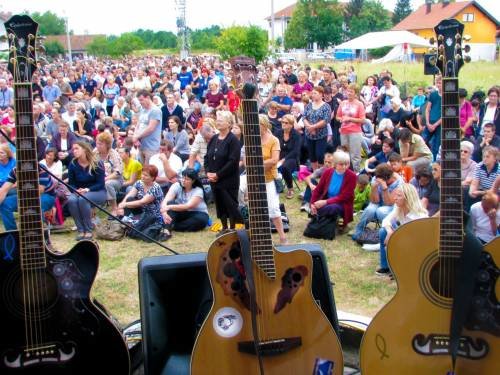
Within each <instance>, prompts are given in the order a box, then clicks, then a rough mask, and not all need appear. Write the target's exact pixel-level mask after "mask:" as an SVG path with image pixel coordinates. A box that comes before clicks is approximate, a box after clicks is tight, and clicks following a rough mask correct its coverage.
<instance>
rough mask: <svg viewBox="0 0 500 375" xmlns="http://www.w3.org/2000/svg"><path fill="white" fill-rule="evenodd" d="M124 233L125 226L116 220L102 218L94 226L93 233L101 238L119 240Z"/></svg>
mask: <svg viewBox="0 0 500 375" xmlns="http://www.w3.org/2000/svg"><path fill="white" fill-rule="evenodd" d="M125 233H126V231H125V226H124V225H122V224H120V223H119V222H118V221H116V220H102V221H101V222H100V223H99V224H98V225H97V226H96V228H95V234H96V236H97V238H99V239H101V240H109V241H119V240H121V239H122V238H123V237H125Z"/></svg>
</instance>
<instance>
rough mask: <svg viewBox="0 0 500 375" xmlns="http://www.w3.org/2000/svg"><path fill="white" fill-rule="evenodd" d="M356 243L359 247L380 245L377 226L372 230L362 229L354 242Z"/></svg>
mask: <svg viewBox="0 0 500 375" xmlns="http://www.w3.org/2000/svg"><path fill="white" fill-rule="evenodd" d="M356 242H357V243H359V244H360V245H364V244H373V245H374V244H378V243H380V234H379V227H378V225H377V228H375V229H372V228H368V227H366V228H365V229H363V232H361V234H360V235H359V237H358V239H357V240H356Z"/></svg>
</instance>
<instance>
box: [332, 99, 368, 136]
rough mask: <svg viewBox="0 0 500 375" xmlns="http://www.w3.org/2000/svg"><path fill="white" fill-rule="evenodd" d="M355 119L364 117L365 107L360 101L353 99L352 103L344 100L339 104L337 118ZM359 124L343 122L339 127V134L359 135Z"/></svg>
mask: <svg viewBox="0 0 500 375" xmlns="http://www.w3.org/2000/svg"><path fill="white" fill-rule="evenodd" d="M343 116H347V117H355V118H359V119H361V118H364V117H365V106H364V105H363V103H361V101H359V100H357V99H354V100H353V101H352V102H350V101H349V100H344V101H343V102H342V103H340V106H339V109H338V111H337V117H343ZM361 132H362V130H361V123H357V122H351V121H347V122H343V123H342V125H341V126H340V134H353V133H361Z"/></svg>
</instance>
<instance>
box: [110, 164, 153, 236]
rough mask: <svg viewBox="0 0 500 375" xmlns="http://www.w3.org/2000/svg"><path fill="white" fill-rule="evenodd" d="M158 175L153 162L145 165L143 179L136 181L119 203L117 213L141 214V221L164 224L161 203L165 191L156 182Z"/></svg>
mask: <svg viewBox="0 0 500 375" xmlns="http://www.w3.org/2000/svg"><path fill="white" fill-rule="evenodd" d="M157 176H158V168H156V167H155V166H154V165H151V164H150V165H146V166H144V167H143V168H142V173H141V179H140V180H139V181H136V182H135V183H134V185H133V186H132V188H131V189H130V191H129V192H128V193H127V195H125V197H124V198H123V200H122V201H121V203H120V204H119V205H118V210H117V214H118V215H126V216H128V215H130V214H133V215H135V214H141V215H142V216H141V218H140V219H139V221H143V222H147V223H154V222H157V223H159V224H162V223H163V218H162V216H161V213H160V205H161V202H162V200H163V191H162V190H161V186H160V184H158V183H157V182H155V180H156V177H157ZM134 237H136V236H135V235H134Z"/></svg>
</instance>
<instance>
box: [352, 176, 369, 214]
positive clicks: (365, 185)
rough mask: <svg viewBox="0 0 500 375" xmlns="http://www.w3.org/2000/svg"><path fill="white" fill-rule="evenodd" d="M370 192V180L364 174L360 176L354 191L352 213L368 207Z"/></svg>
mask: <svg viewBox="0 0 500 375" xmlns="http://www.w3.org/2000/svg"><path fill="white" fill-rule="evenodd" d="M370 192H371V186H370V178H369V177H368V175H366V174H360V175H359V176H358V182H357V184H356V188H355V189H354V212H359V211H361V210H363V209H364V208H365V207H366V206H367V205H368V203H369V201H370Z"/></svg>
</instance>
